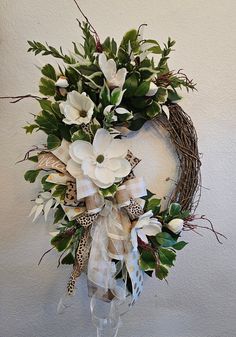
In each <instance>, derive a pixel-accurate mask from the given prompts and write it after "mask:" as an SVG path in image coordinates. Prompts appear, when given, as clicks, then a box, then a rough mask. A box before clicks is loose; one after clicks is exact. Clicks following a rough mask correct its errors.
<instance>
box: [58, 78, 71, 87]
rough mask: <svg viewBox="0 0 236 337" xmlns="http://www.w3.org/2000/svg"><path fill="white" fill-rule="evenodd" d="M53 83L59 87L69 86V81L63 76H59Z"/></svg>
mask: <svg viewBox="0 0 236 337" xmlns="http://www.w3.org/2000/svg"><path fill="white" fill-rule="evenodd" d="M55 85H56V86H57V87H60V88H67V87H68V86H69V83H68V81H67V78H66V77H65V76H60V77H59V78H58V80H57V81H56V83H55Z"/></svg>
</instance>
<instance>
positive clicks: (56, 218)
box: [53, 205, 65, 224]
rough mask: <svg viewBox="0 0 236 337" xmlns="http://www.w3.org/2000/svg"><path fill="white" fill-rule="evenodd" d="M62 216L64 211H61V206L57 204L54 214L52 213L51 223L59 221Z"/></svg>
mask: <svg viewBox="0 0 236 337" xmlns="http://www.w3.org/2000/svg"><path fill="white" fill-rule="evenodd" d="M64 216H65V212H64V211H63V208H62V207H61V206H60V205H59V206H58V207H57V210H56V212H55V214H54V221H53V223H54V224H57V223H59V222H60V221H61V220H62V219H63V218H64Z"/></svg>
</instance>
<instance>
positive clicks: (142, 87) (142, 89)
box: [134, 82, 150, 96]
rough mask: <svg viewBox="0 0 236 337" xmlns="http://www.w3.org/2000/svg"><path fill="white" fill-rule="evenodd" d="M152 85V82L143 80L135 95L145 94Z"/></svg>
mask: <svg viewBox="0 0 236 337" xmlns="http://www.w3.org/2000/svg"><path fill="white" fill-rule="evenodd" d="M149 87H150V82H142V83H141V84H140V85H139V86H138V88H137V89H136V90H135V93H134V95H135V96H145V95H146V93H147V92H148V90H149Z"/></svg>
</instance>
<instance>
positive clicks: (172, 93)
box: [168, 89, 182, 102]
mask: <svg viewBox="0 0 236 337" xmlns="http://www.w3.org/2000/svg"><path fill="white" fill-rule="evenodd" d="M168 99H169V100H170V101H172V102H176V101H179V100H180V99H182V96H180V95H179V94H178V93H177V92H176V91H175V90H172V89H168Z"/></svg>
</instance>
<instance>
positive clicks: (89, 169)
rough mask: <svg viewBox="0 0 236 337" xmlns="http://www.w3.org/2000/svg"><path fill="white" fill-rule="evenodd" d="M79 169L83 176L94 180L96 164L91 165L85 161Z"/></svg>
mask: <svg viewBox="0 0 236 337" xmlns="http://www.w3.org/2000/svg"><path fill="white" fill-rule="evenodd" d="M81 167H82V170H83V173H84V174H85V175H87V176H89V177H90V178H91V179H96V176H95V168H96V164H93V163H92V162H91V161H88V160H85V161H83V163H82V166H81Z"/></svg>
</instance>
